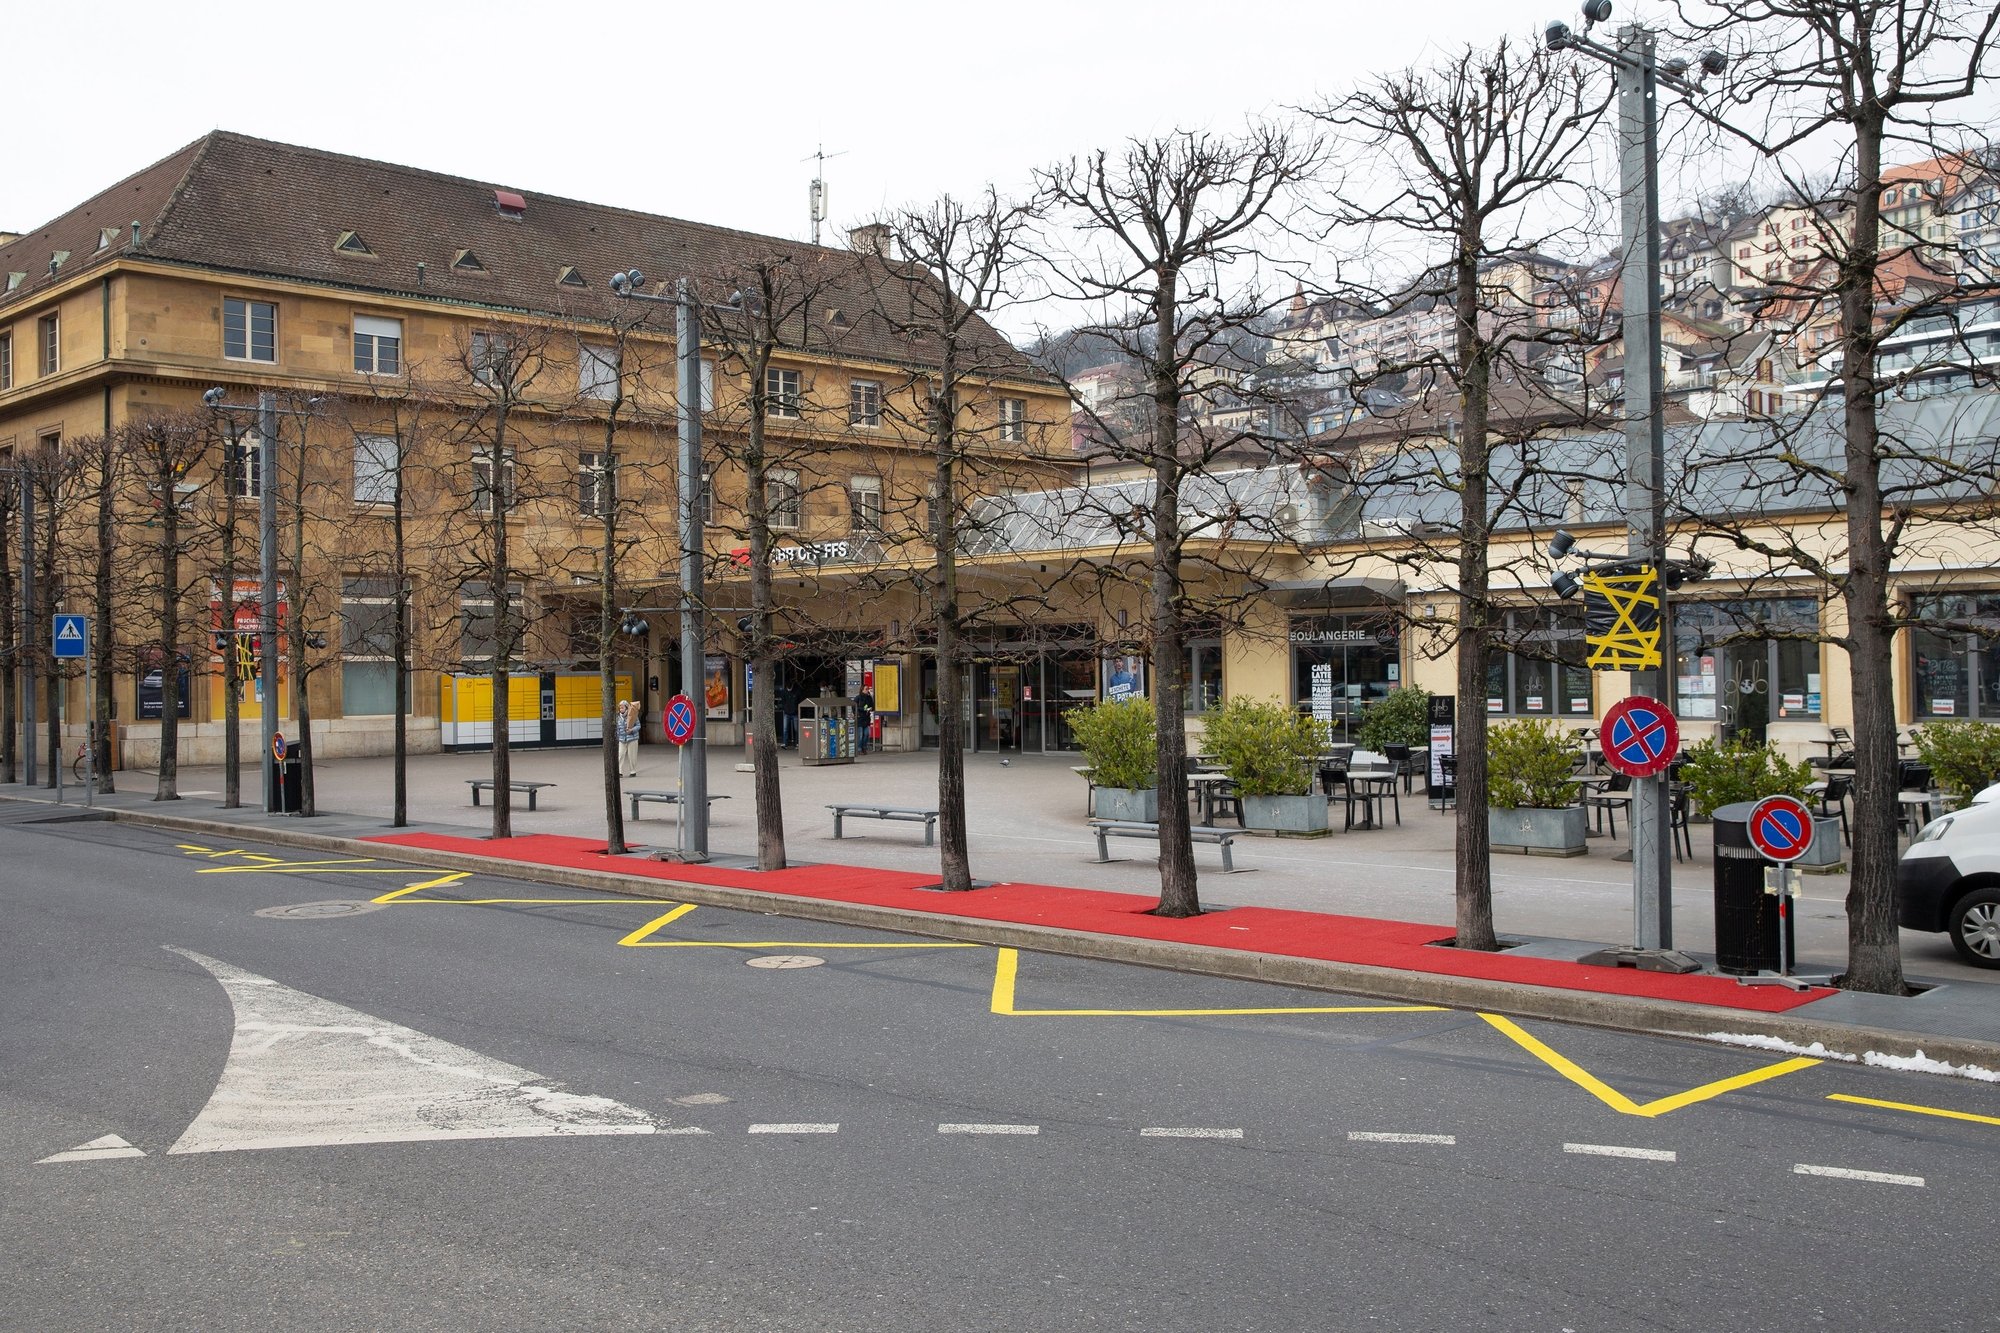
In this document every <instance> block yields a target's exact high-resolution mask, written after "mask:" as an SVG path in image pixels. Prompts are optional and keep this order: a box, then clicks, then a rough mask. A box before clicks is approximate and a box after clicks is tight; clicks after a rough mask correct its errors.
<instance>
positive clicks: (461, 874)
mask: <svg viewBox="0 0 2000 1333" xmlns="http://www.w3.org/2000/svg"><path fill="white" fill-rule="evenodd" d="M470 878H472V872H471V871H470V870H454V871H452V872H451V873H450V874H446V875H439V876H438V877H437V878H436V879H427V880H425V881H424V882H423V883H421V884H406V885H404V886H403V887H402V888H400V889H392V890H391V891H390V892H388V893H385V894H383V895H382V896H381V897H379V898H371V899H369V901H370V902H377V903H393V902H395V901H396V899H398V898H400V897H402V896H403V895H404V894H406V893H415V892H417V891H418V890H419V889H441V888H443V887H445V885H447V884H456V883H458V882H459V881H460V880H462V879H470Z"/></svg>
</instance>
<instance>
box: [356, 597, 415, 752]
mask: <svg viewBox="0 0 2000 1333" xmlns="http://www.w3.org/2000/svg"><path fill="white" fill-rule="evenodd" d="M405 612H406V613H405V616H404V620H403V629H404V633H405V638H404V642H405V643H407V642H408V631H409V619H408V615H407V608H406V609H405ZM414 694H415V691H413V690H409V689H405V690H404V691H403V707H404V711H405V712H408V711H409V710H410V700H411V699H412V697H413V696H414ZM340 711H341V713H342V715H343V716H346V717H362V716H366V715H370V714H381V713H394V712H395V711H396V581H395V580H394V579H389V578H379V577H373V576H363V577H359V578H347V579H342V580H341V581H340Z"/></svg>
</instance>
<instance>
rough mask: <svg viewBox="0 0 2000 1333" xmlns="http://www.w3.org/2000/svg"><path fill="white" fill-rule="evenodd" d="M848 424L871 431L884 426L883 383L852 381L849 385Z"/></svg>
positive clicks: (877, 381) (878, 381) (876, 381)
mask: <svg viewBox="0 0 2000 1333" xmlns="http://www.w3.org/2000/svg"><path fill="white" fill-rule="evenodd" d="M847 424H848V425H850V426H865V427H867V428H868V429H870V430H873V429H876V428H878V427H880V426H881V424H882V381H880V380H850V381H849V382H848V385H847Z"/></svg>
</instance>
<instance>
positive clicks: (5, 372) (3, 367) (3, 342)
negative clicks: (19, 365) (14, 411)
mask: <svg viewBox="0 0 2000 1333" xmlns="http://www.w3.org/2000/svg"><path fill="white" fill-rule="evenodd" d="M13 387H14V331H13V330H12V329H8V330H6V331H5V332H0V389H11V388H13Z"/></svg>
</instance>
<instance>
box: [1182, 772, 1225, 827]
mask: <svg viewBox="0 0 2000 1333" xmlns="http://www.w3.org/2000/svg"><path fill="white" fill-rule="evenodd" d="M1187 781H1188V790H1189V791H1191V792H1193V793H1194V794H1195V797H1196V798H1197V799H1198V800H1199V801H1200V802H1201V822H1202V823H1204V824H1212V823H1214V822H1215V789H1216V787H1217V785H1219V784H1221V783H1224V782H1227V781H1229V775H1228V774H1227V773H1221V772H1213V771H1211V772H1207V773H1190V774H1188V775H1187Z"/></svg>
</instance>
